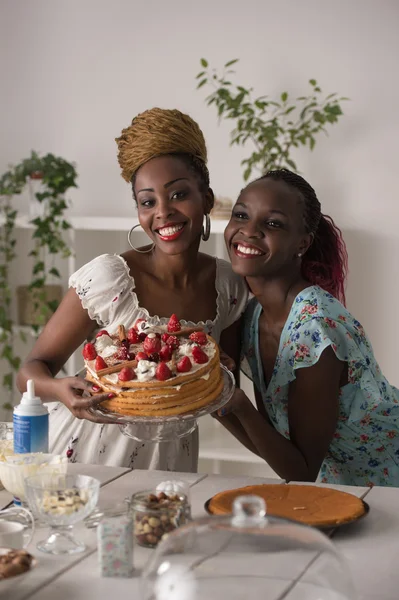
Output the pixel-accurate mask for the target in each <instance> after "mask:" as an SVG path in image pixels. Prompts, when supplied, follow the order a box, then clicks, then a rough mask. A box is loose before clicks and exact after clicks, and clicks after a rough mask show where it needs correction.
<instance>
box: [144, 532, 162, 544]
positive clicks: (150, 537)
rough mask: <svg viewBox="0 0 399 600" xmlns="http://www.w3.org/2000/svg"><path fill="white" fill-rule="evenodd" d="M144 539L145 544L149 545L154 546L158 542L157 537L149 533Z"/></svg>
mask: <svg viewBox="0 0 399 600" xmlns="http://www.w3.org/2000/svg"><path fill="white" fill-rule="evenodd" d="M146 541H147V544H149V545H150V546H155V545H156V544H158V542H159V539H158V538H157V537H156V536H155V535H153V534H151V533H149V534H148V535H146Z"/></svg>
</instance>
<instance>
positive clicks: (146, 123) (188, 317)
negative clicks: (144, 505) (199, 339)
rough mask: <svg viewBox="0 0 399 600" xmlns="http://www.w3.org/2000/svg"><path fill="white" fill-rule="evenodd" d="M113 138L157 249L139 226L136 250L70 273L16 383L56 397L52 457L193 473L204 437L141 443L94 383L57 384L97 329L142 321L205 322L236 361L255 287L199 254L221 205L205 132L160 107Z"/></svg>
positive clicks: (105, 257)
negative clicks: (101, 406) (115, 419)
mask: <svg viewBox="0 0 399 600" xmlns="http://www.w3.org/2000/svg"><path fill="white" fill-rule="evenodd" d="M116 142H117V145H118V149H119V154H118V160H119V165H120V167H121V170H122V176H123V178H124V179H125V181H127V182H128V183H129V184H131V186H132V190H133V196H134V199H135V201H136V205H137V212H138V218H139V222H140V225H141V226H142V228H143V229H144V231H145V232H146V233H147V234H148V236H149V237H150V239H151V244H149V245H148V246H145V247H143V248H135V247H134V246H133V243H132V240H131V235H130V234H131V233H132V230H133V229H134V228H132V230H131V231H130V232H129V235H128V240H129V243H130V245H131V246H132V249H131V250H129V251H128V252H125V253H124V254H122V255H121V256H119V255H115V254H103V255H102V256H98V257H97V258H95V259H94V260H92V261H91V262H89V263H88V264H86V265H84V266H83V267H81V268H80V269H79V270H78V271H77V272H76V273H75V274H73V275H72V276H71V278H70V281H69V286H70V289H69V291H68V292H67V294H66V296H65V298H64V299H63V301H62V303H61V305H60V306H59V308H58V310H57V311H56V313H55V314H54V316H53V317H52V318H51V320H50V321H49V323H48V324H47V326H46V327H45V329H44V331H43V333H42V334H41V336H40V337H39V339H38V341H37V343H36V345H35V347H34V348H33V350H32V352H31V353H30V355H29V356H28V358H27V360H26V361H25V363H24V365H23V366H22V368H21V371H20V373H19V378H18V384H19V387H20V390H21V391H23V390H24V389H25V387H26V381H27V380H28V379H34V381H35V384H36V390H37V392H38V394H39V395H40V396H41V398H43V399H44V400H45V401H48V402H50V401H53V400H57V401H58V403H57V404H56V405H55V406H54V408H52V410H51V412H50V450H51V452H57V453H60V454H65V453H66V454H67V456H68V458H69V459H70V460H71V461H73V462H84V463H101V464H105V465H115V466H118V465H119V466H124V467H131V468H138V469H147V468H148V469H163V470H171V471H176V470H178V471H196V469H197V462H198V432H197V431H195V432H194V433H193V434H191V435H190V436H188V437H187V438H183V439H176V441H173V442H163V443H162V444H158V443H145V444H143V443H138V442H135V441H134V440H132V439H130V438H128V437H125V436H124V435H123V434H122V433H121V432H120V430H119V427H118V426H116V425H112V424H105V423H100V422H99V419H98V418H96V417H94V416H93V415H92V414H91V413H90V410H89V409H90V407H91V406H93V405H96V404H98V403H99V402H101V401H103V400H104V396H105V395H104V394H103V395H100V396H99V397H90V393H92V392H93V391H94V392H96V391H98V389H97V388H95V386H94V387H93V386H92V385H91V384H90V383H89V382H87V381H85V380H84V379H81V378H78V377H64V378H61V379H56V378H55V375H56V374H57V372H58V371H59V370H60V368H61V367H62V365H63V364H64V363H65V362H66V361H67V359H68V357H69V356H70V355H71V354H72V353H73V352H74V351H75V350H76V349H77V348H78V347H79V346H80V345H81V344H82V343H83V342H84V341H85V340H86V339H88V338H90V337H91V336H93V335H94V334H95V331H96V329H98V328H101V329H106V330H107V331H109V332H110V333H114V332H115V330H116V329H117V327H118V325H120V324H123V325H124V326H125V327H126V328H130V327H132V326H134V324H135V323H136V321H137V320H138V319H145V320H146V321H148V322H150V323H151V324H152V325H157V324H161V325H163V324H165V323H167V322H168V319H169V317H170V316H171V315H172V314H176V315H177V316H178V318H179V320H180V321H181V322H182V323H183V324H185V325H187V324H188V325H190V326H194V325H197V324H200V325H201V326H202V327H203V328H204V330H205V331H206V332H207V333H209V334H212V336H213V337H214V338H215V339H216V340H217V341H219V340H220V344H221V347H222V348H225V349H226V348H227V349H228V354H229V355H230V356H232V358H233V359H234V358H236V359H237V360H238V357H239V342H240V326H239V322H240V316H241V314H242V313H243V311H244V309H245V306H246V303H247V298H248V288H247V286H246V284H245V281H244V280H243V279H242V278H241V277H239V276H238V275H235V274H234V273H233V272H232V270H231V266H230V264H229V263H227V262H226V261H223V260H219V259H215V258H214V257H212V256H208V255H207V254H203V253H200V252H199V245H200V241H201V238H202V240H207V239H208V238H209V233H210V218H209V213H210V211H211V209H212V206H213V201H214V199H213V192H212V190H211V188H210V186H209V173H208V169H207V166H206V162H207V151H206V145H205V140H204V136H203V134H202V132H201V130H200V128H199V127H198V125H197V123H195V121H193V120H192V119H191V118H190V117H189V116H187V115H185V114H183V113H181V112H180V111H178V110H162V109H158V108H154V109H152V110H148V111H146V112H144V113H142V114H140V115H138V116H137V117H136V118H134V119H133V121H132V123H131V125H130V126H129V127H127V128H126V129H124V130H123V131H122V134H121V136H120V137H119V138H117V140H116ZM204 221H205V225H204ZM235 355H237V356H236V357H235ZM82 392H84V395H85V397H82ZM87 396H88V397H87ZM78 419H81V420H78Z"/></svg>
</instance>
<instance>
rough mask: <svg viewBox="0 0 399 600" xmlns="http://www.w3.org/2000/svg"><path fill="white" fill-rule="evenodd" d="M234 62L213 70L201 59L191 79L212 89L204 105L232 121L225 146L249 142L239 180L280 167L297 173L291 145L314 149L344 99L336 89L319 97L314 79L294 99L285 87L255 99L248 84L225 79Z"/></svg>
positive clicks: (318, 87) (231, 72) (335, 121)
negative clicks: (305, 91) (276, 94)
mask: <svg viewBox="0 0 399 600" xmlns="http://www.w3.org/2000/svg"><path fill="white" fill-rule="evenodd" d="M238 60H239V59H234V60H230V61H228V62H227V63H226V64H225V65H224V68H223V70H222V72H221V73H218V71H217V70H216V69H212V68H211V67H210V66H209V63H208V61H207V60H206V59H205V58H202V59H201V67H202V70H201V71H200V73H198V75H197V76H196V78H197V80H198V84H197V89H200V88H202V87H203V86H210V87H211V89H212V92H211V94H210V95H209V96H208V97H207V98H206V102H207V104H208V106H211V105H215V107H216V109H217V113H218V117H219V119H222V118H223V119H231V120H232V121H233V122H234V123H235V127H234V129H233V131H232V132H231V137H230V145H232V146H233V145H238V146H246V145H247V144H250V145H251V149H252V152H251V154H250V155H249V156H248V158H245V159H244V160H243V161H242V163H241V164H242V166H243V168H244V173H243V175H244V180H245V181H247V180H248V179H249V178H250V177H251V175H252V172H253V170H257V171H258V172H259V173H260V174H262V173H265V172H267V171H268V170H270V169H279V168H283V167H285V168H288V169H291V170H293V171H297V165H296V162H295V161H294V159H293V157H292V150H293V148H298V147H299V146H307V147H308V148H309V149H310V150H313V148H314V147H315V144H316V138H317V136H318V134H319V133H321V132H324V133H327V129H326V127H327V126H329V125H333V124H334V123H337V121H338V119H339V118H340V117H341V116H342V114H343V112H342V109H341V102H342V101H344V100H348V98H339V97H338V96H337V94H335V93H332V94H328V95H327V96H323V93H322V90H321V88H320V86H319V85H318V83H317V81H316V80H315V79H310V80H309V85H310V92H309V93H308V94H307V95H305V96H301V97H299V98H296V99H294V100H293V99H291V97H290V96H289V94H288V92H286V91H284V92H282V93H281V94H280V96H279V97H278V99H271V98H269V97H268V96H259V97H255V98H254V97H253V88H246V87H243V86H241V85H235V84H233V83H232V82H231V81H229V79H231V75H232V74H234V73H235V71H234V70H232V69H231V68H230V67H231V66H232V65H234V64H235V63H237V62H238Z"/></svg>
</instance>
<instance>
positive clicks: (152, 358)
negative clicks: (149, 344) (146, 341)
mask: <svg viewBox="0 0 399 600" xmlns="http://www.w3.org/2000/svg"><path fill="white" fill-rule="evenodd" d="M148 360H150V361H151V362H156V363H158V362H159V354H158V352H151V354H149V355H148Z"/></svg>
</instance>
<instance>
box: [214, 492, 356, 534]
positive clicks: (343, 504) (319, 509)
mask: <svg viewBox="0 0 399 600" xmlns="http://www.w3.org/2000/svg"><path fill="white" fill-rule="evenodd" d="M247 495H256V496H260V497H261V498H263V499H264V500H265V502H266V512H267V514H269V515H273V516H275V517H282V518H284V519H290V520H292V521H299V522H300V523H304V524H306V525H312V526H314V527H335V526H337V525H342V524H344V523H348V522H350V521H354V520H356V519H358V518H360V517H361V516H363V515H364V513H365V505H364V503H363V501H362V500H360V498H357V497H356V496H353V495H352V494H348V493H346V492H341V491H339V490H334V489H331V488H328V487H317V486H314V485H289V484H287V485H284V484H271V485H251V486H248V487H243V488H238V489H235V490H227V491H225V492H220V493H219V494H216V495H215V496H213V498H211V500H210V501H209V502H208V506H207V509H208V511H209V512H210V513H211V514H214V515H226V514H230V513H231V512H232V507H233V502H234V500H235V499H236V498H237V497H238V496H247Z"/></svg>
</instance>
